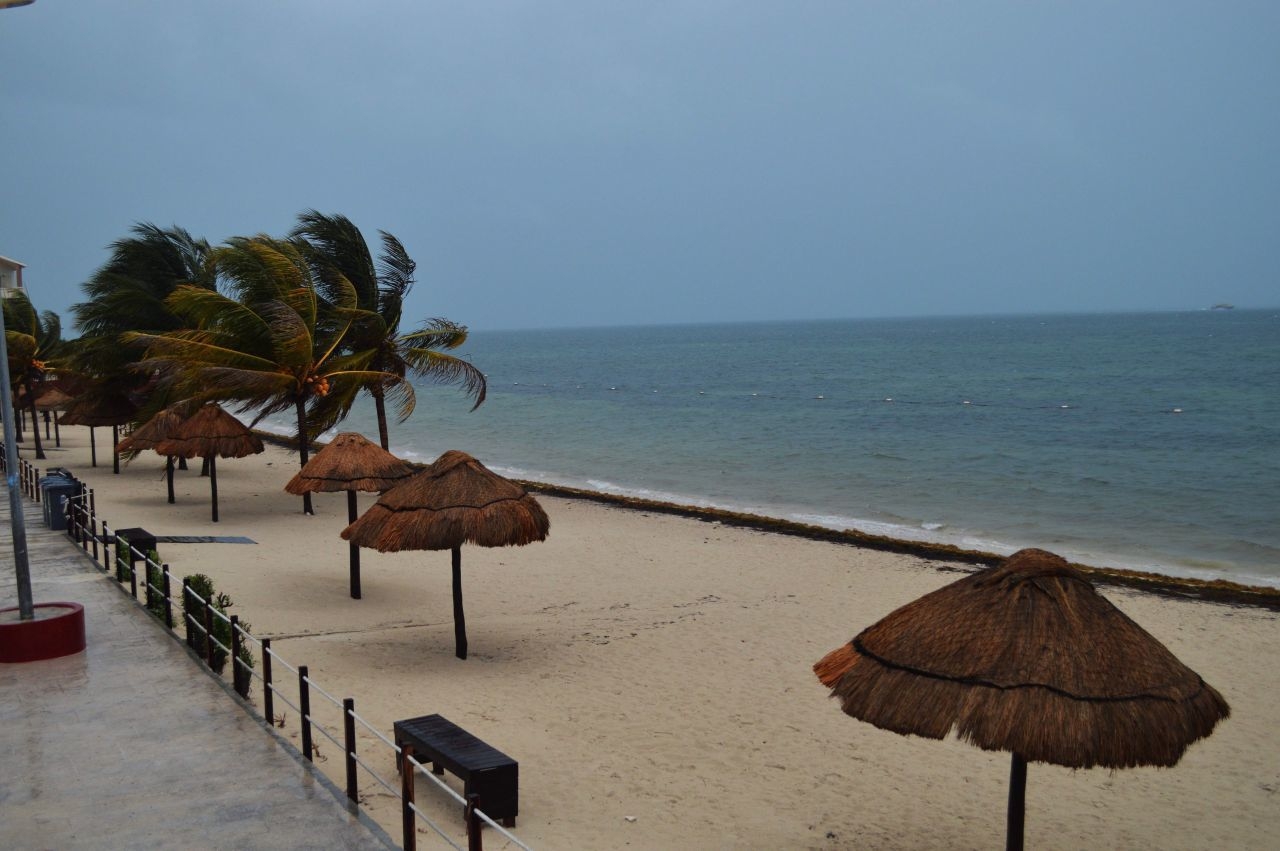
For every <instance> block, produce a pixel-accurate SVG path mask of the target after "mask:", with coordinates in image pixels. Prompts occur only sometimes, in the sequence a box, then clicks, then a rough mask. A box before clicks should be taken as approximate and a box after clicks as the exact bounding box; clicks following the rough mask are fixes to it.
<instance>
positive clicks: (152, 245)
mask: <svg viewBox="0 0 1280 851" xmlns="http://www.w3.org/2000/svg"><path fill="white" fill-rule="evenodd" d="M211 251H212V249H211V248H210V247H209V243H208V242H206V241H205V240H203V239H198V238H196V237H193V236H192V235H191V234H190V233H188V232H187V231H186V230H184V229H182V228H180V227H177V226H174V227H170V228H160V227H157V226H156V225H153V224H150V223H148V222H140V223H138V224H136V225H134V226H133V228H132V229H131V235H130V236H127V237H124V238H122V239H118V240H116V241H115V242H114V243H113V244H112V246H111V256H110V258H109V259H108V260H107V262H106V263H104V264H103V265H102V267H101V268H99V269H98V270H97V271H96V272H94V274H93V277H91V278H90V279H89V280H88V281H86V282H85V283H84V284H82V285H81V289H82V290H83V292H84V294H85V296H86V298H87V300H86V301H83V302H80V303H79V304H76V305H73V306H72V308H71V310H72V313H73V314H74V315H75V319H76V325H77V327H78V328H79V329H80V332H81V335H82V336H81V338H80V341H79V345H78V346H77V351H76V353H75V354H74V355H73V358H72V363H73V365H74V366H75V368H76V369H77V370H78V371H79V372H81V373H83V374H85V375H87V376H90V377H92V378H95V379H97V380H98V381H99V382H102V381H106V382H109V383H112V384H119V385H121V387H120V389H121V391H124V390H125V389H135V388H137V387H139V386H140V385H142V384H144V383H146V381H147V379H146V377H142V376H139V375H138V374H137V373H136V372H135V371H133V370H131V369H130V367H131V365H132V362H133V361H135V360H136V359H137V354H136V352H133V351H131V350H130V349H129V348H128V347H125V346H122V345H120V338H121V335H123V334H125V333H128V332H131V331H142V332H146V333H153V334H162V333H164V332H166V331H176V330H178V329H180V328H181V327H182V320H181V319H180V318H179V317H178V316H176V315H174V313H173V311H172V310H171V309H170V308H169V307H168V305H167V304H166V299H167V298H168V297H169V296H170V295H171V294H172V293H173V291H174V289H175V288H176V287H178V286H179V285H190V286H198V287H202V288H204V289H208V290H212V289H213V288H214V274H215V272H216V269H215V267H214V266H213V265H212V264H211V263H209V262H208V261H209V255H210V253H211ZM158 403H159V404H158V406H157V407H163V400H158Z"/></svg>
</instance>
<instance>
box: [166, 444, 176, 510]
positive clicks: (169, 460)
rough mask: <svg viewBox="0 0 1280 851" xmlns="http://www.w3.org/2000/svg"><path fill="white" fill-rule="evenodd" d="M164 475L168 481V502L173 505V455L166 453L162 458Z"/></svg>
mask: <svg viewBox="0 0 1280 851" xmlns="http://www.w3.org/2000/svg"><path fill="white" fill-rule="evenodd" d="M164 477H165V479H166V480H167V481H168V482H169V504H170V505H173V502H174V500H173V456H172V455H167V456H165V459H164Z"/></svg>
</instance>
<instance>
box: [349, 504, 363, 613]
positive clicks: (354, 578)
mask: <svg viewBox="0 0 1280 851" xmlns="http://www.w3.org/2000/svg"><path fill="white" fill-rule="evenodd" d="M354 522H356V492H355V491H347V525H350V524H352V523H354ZM348 549H349V551H350V553H351V597H352V599H355V600H359V599H360V548H359V547H358V546H356V545H355V544H349V545H348Z"/></svg>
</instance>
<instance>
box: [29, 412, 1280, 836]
mask: <svg viewBox="0 0 1280 851" xmlns="http://www.w3.org/2000/svg"><path fill="white" fill-rule="evenodd" d="M62 433H63V447H62V449H60V450H59V449H50V450H49V456H50V457H49V460H48V461H47V462H44V464H45V466H46V467H48V466H62V467H67V468H69V469H71V470H73V471H74V472H75V473H76V474H77V475H79V476H80V477H81V478H82V479H84V480H85V481H86V482H87V483H88V484H89V485H90V486H91V487H93V488H94V489H95V492H96V501H97V507H98V511H99V514H100V515H101V516H102V517H104V518H105V519H106V520H107V522H109V523H110V524H111V525H112V526H113V527H116V528H120V527H126V526H142V527H144V528H146V529H148V530H149V531H151V532H153V533H156V534H159V535H226V536H246V537H248V538H250V539H252V540H253V541H254V542H255V543H253V544H223V543H206V544H171V543H166V544H162V545H161V546H160V555H161V557H162V560H163V561H165V562H168V563H169V564H170V565H171V567H172V569H173V571H174V572H175V573H176V574H177V575H178V576H182V575H185V574H191V573H206V574H208V575H209V576H211V577H212V578H213V579H214V582H215V584H216V586H217V588H218V589H219V590H222V591H225V592H227V593H228V594H230V595H231V597H232V598H233V599H234V600H235V606H234V608H233V610H232V611H234V612H238V613H239V614H240V615H241V616H242V617H243V618H244V619H245V620H247V621H249V622H251V623H252V626H253V632H254V633H255V634H256V635H258V636H262V637H272V638H273V645H274V649H275V650H276V652H277V653H279V654H280V655H281V656H282V657H283V658H284V659H286V660H288V661H289V662H290V663H291V664H293V665H298V664H306V665H308V666H309V668H310V674H311V677H312V678H313V679H314V680H316V681H317V682H318V683H320V684H321V685H322V686H323V688H324V689H325V690H326V691H328V692H329V693H331V694H332V695H334V696H336V697H339V698H341V697H348V696H350V697H354V698H355V701H356V708H357V711H358V712H359V714H360V715H361V716H362V717H364V718H366V719H368V720H369V722H370V723H371V724H372V725H373V726H374V727H376V728H377V729H379V730H380V731H381V732H382V733H383V734H384V735H388V736H389V735H390V733H391V724H392V722H393V721H395V720H397V719H400V718H407V717H411V716H416V715H423V714H427V713H433V712H438V713H440V714H442V715H444V716H446V717H448V718H450V719H451V720H453V721H455V722H456V723H458V724H460V725H462V726H464V727H466V728H467V729H469V730H471V731H472V732H474V733H475V734H476V735H478V736H480V737H481V738H483V739H485V740H486V741H488V742H490V743H491V744H493V745H494V746H496V747H498V748H500V749H501V750H503V751H505V752H507V753H508V754H510V755H511V756H513V757H515V758H516V759H518V760H519V762H520V775H521V789H520V817H519V822H518V826H517V828H516V832H517V833H518V835H520V836H521V837H522V838H523V839H524V840H525V841H526V842H528V843H529V844H531V845H532V846H534V847H541V848H566V849H568V848H573V849H587V848H590V849H614V848H619V849H621V848H629V849H670V848H759V849H780V848H944V847H945V848H991V847H998V846H999V845H1001V844H1002V843H1003V840H1004V812H1005V802H1006V795H1007V791H1008V772H1009V760H1008V755H1007V754H1001V753H986V752H983V751H979V750H977V749H976V748H973V747H970V746H968V745H965V744H963V743H961V742H958V741H956V740H954V739H951V740H947V741H943V742H934V741H926V740H922V739H918V738H906V737H902V736H898V735H894V734H892V733H888V732H884V731H881V730H878V729H875V728H873V727H871V726H869V725H867V724H862V723H859V722H857V721H854V720H853V719H851V718H849V717H847V716H845V715H844V714H843V713H841V712H840V710H839V707H838V706H837V705H836V704H835V703H834V702H833V701H831V700H830V699H829V698H828V697H827V694H828V692H827V689H825V688H823V687H822V686H821V685H820V684H819V683H818V681H817V679H816V678H815V677H814V675H813V673H812V671H811V666H812V665H813V663H814V662H816V661H817V660H818V659H819V658H820V657H821V656H822V655H823V654H825V653H826V652H827V651H828V650H830V649H832V648H833V647H835V646H836V645H838V644H839V643H840V642H842V641H845V640H848V639H849V638H851V637H852V636H853V635H854V634H855V633H856V632H858V631H859V630H861V629H862V628H863V627H865V626H867V625H869V624H871V623H873V622H875V621H876V620H878V619H880V618H881V617H883V616H884V615H885V614H887V613H889V612H890V611H892V610H893V609H894V608H896V607H898V606H900V605H902V604H904V603H906V602H908V601H910V600H912V599H914V598H916V597H918V596H920V595H921V594H924V593H926V592H928V591H931V590H933V589H935V588H938V587H940V586H942V585H944V584H946V583H948V582H951V581H953V580H954V579H956V578H958V577H959V576H960V575H961V571H967V570H970V569H971V568H968V567H964V566H959V565H945V564H940V563H936V562H928V561H925V560H923V559H920V558H917V557H914V556H904V555H895V554H887V553H878V552H872V551H867V550H861V549H857V548H854V547H850V546H845V545H840V544H833V543H827V542H817V541H809V540H804V539H801V538H796V537H789V536H782V535H776V534H769V533H763V532H757V531H751V530H744V529H739V528H729V527H726V526H722V525H720V524H717V523H709V522H703V521H700V520H695V519H689V518H683V517H677V516H671V515H666V514H659V513H648V512H644V511H638V510H631V509H622V508H615V507H611V506H605V505H600V504H595V503H590V502H585V501H573V500H564V499H556V498H549V497H540V498H539V499H540V501H541V502H542V504H543V506H544V507H545V508H546V510H547V513H548V514H549V515H550V517H551V534H550V537H549V538H548V540H547V541H545V542H543V543H539V544H533V545H530V546H526V547H518V548H506V549H482V548H477V547H471V548H468V549H467V550H466V552H465V554H464V560H463V587H464V594H465V600H466V616H467V631H468V637H469V639H470V644H471V650H470V658H469V659H467V660H466V661H460V660H458V659H456V658H455V657H454V654H453V623H452V609H451V603H450V572H449V554H448V553H447V552H434V553H422V552H418V553H399V554H393V555H382V554H378V553H375V552H372V551H368V550H366V551H363V553H362V564H363V571H362V574H363V594H364V597H363V599H360V600H353V599H351V598H350V596H348V589H347V545H346V543H345V542H344V541H342V540H341V539H340V538H339V537H338V533H339V532H340V531H341V530H342V528H343V527H344V526H345V525H346V500H345V495H344V494H316V495H315V496H314V501H315V506H316V515H315V516H305V515H303V514H302V510H301V508H302V505H301V499H300V498H298V497H292V496H289V495H287V494H285V493H284V491H283V487H284V484H285V482H286V481H288V479H289V478H290V477H291V476H292V475H293V474H294V473H295V472H296V471H297V469H298V464H297V459H296V456H293V455H291V454H288V453H286V452H284V451H283V450H280V449H278V448H276V447H270V446H269V447H268V450H267V452H266V453H265V454H264V455H259V456H255V457H252V458H246V459H241V460H234V461H225V462H219V465H218V486H219V495H220V502H221V522H220V523H218V524H213V523H211V522H209V488H208V480H207V479H202V478H200V477H199V475H198V469H199V468H198V464H193V465H192V469H191V470H190V471H188V472H185V473H182V472H180V473H178V479H177V489H178V497H177V500H178V501H177V504H176V505H168V504H167V503H166V499H165V488H164V482H163V478H162V474H163V462H162V461H161V460H160V459H159V458H158V456H155V455H154V454H151V453H148V454H145V455H143V456H141V457H139V458H138V459H137V460H135V461H134V462H133V463H132V464H129V465H128V466H126V467H124V468H123V469H122V472H121V474H120V475H113V474H112V472H111V467H110V457H109V455H107V454H106V453H105V452H104V451H103V445H104V441H103V439H102V437H103V435H102V430H100V433H99V435H98V437H99V465H100V466H98V467H97V468H96V469H91V468H89V465H88V448H87V447H88V430H87V429H82V428H64V429H63V430H62ZM461 448H464V449H465V447H461ZM24 454H26V453H24ZM103 458H105V459H106V461H105V463H104V462H103ZM481 460H482V461H483V460H485V459H481ZM374 498H375V497H373V496H366V495H362V496H361V498H360V500H361V501H360V505H361V507H362V508H364V507H367V506H368V505H370V504H372V502H373V500H374ZM1047 546H1049V548H1052V544H1051V543H1047ZM1105 593H1106V594H1107V596H1108V597H1109V598H1110V599H1111V600H1113V601H1114V602H1115V603H1116V605H1117V606H1119V607H1120V608H1121V609H1122V610H1124V611H1125V612H1126V613H1127V614H1129V615H1130V616H1131V617H1132V618H1134V619H1135V620H1136V621H1137V622H1138V623H1139V624H1141V625H1142V626H1143V627H1145V628H1146V629H1147V630H1148V631H1149V632H1151V633H1152V634H1153V635H1154V636H1155V637H1156V638H1157V639H1159V640H1160V641H1162V642H1164V643H1165V644H1166V645H1167V646H1168V647H1169V648H1170V649H1171V650H1172V651H1173V652H1174V653H1175V654H1176V655H1177V656H1178V657H1179V658H1181V659H1182V660H1183V661H1184V662H1185V663H1186V664H1188V665H1189V666H1190V667H1191V668H1193V669H1194V670H1196V671H1197V672H1198V673H1200V674H1201V675H1202V676H1203V677H1204V678H1205V679H1206V680H1207V681H1208V682H1209V683H1211V684H1212V685H1214V686H1215V687H1216V688H1218V689H1219V690H1220V691H1221V692H1222V694H1223V696H1224V697H1225V698H1226V699H1227V701H1228V702H1229V703H1230V705H1231V708H1232V715H1231V717H1230V718H1229V719H1228V720H1227V721H1225V722H1223V723H1222V724H1221V725H1220V726H1219V727H1218V728H1217V730H1216V731H1215V732H1214V734H1213V735H1212V736H1211V737H1210V738H1208V739H1206V740H1204V741H1202V742H1199V743H1197V744H1195V745H1193V746H1192V747H1191V748H1190V750H1189V751H1188V752H1187V754H1186V756H1185V757H1184V758H1183V760H1182V762H1181V763H1180V764H1179V765H1178V766H1177V767H1175V768H1173V769H1162V770H1156V769H1137V770H1130V771H1118V772H1107V771H1100V770H1094V771H1070V770H1067V769H1064V768H1059V767H1055V766H1046V765H1042V764H1034V763H1033V764H1032V765H1031V766H1030V770H1029V776H1028V787H1027V828H1026V834H1027V844H1028V847H1037V848H1091V847H1124V848H1188V849H1190V848H1210V847H1217V848H1226V847H1231V848H1270V847H1275V837H1276V836H1277V835H1280V736H1278V735H1277V732H1276V731H1277V730H1280V665H1277V664H1276V659H1277V658H1280V622H1278V620H1277V617H1276V615H1275V614H1274V613H1271V612H1267V611H1263V610H1258V609H1250V608H1237V607H1231V606H1226V605H1220V604H1214V603H1204V602H1196V601H1187V600H1177V599H1170V598H1168V597H1160V596H1154V595H1148V594H1143V593H1139V592H1134V591H1126V590H1116V589H1111V588H1108V589H1105ZM277 676H289V675H288V672H285V671H280V670H279V669H277ZM255 688H256V687H255ZM171 699H173V700H175V701H181V699H182V696H181V695H172V696H171ZM253 702H254V703H255V705H257V706H259V707H261V703H262V700H261V695H260V694H255V696H254V698H253ZM227 711H229V712H231V711H237V710H236V709H235V708H234V707H232V706H230V705H229V706H228V709H227ZM276 714H277V716H281V715H283V716H284V726H283V727H282V730H281V732H282V733H284V734H285V735H287V736H291V737H293V738H294V740H295V741H296V740H297V736H298V727H297V717H296V713H295V712H294V711H293V710H290V709H288V708H287V707H281V706H280V705H279V704H277V709H276ZM315 714H316V715H317V717H318V719H319V720H320V721H321V722H322V723H325V724H326V725H328V726H329V727H330V728H331V729H335V730H336V729H340V726H339V723H338V722H339V712H338V710H337V709H334V708H332V707H329V706H328V705H327V704H326V703H325V701H323V700H322V699H318V700H317V701H316V709H315ZM318 741H320V754H321V761H320V765H321V766H322V767H323V768H324V770H325V771H326V772H327V773H329V774H330V776H332V777H334V778H335V780H336V781H337V782H338V784H339V785H340V786H341V785H342V776H343V774H342V771H343V765H342V758H341V753H340V749H339V748H337V747H335V746H333V745H331V744H329V743H328V742H327V741H325V740H323V739H322V738H320V737H318ZM360 748H361V751H362V753H366V754H370V755H371V756H369V757H368V758H369V759H371V760H372V761H373V763H374V764H375V766H376V767H377V768H378V770H379V773H381V774H382V776H383V777H385V778H388V779H391V780H394V765H393V763H392V759H391V755H390V751H389V749H387V748H386V747H385V746H383V745H381V743H378V742H376V740H375V739H373V737H371V736H367V735H365V736H362V738H361V744H360ZM222 780H223V781H225V780H228V778H222ZM451 782H452V780H451ZM420 783H421V784H422V785H420V791H419V795H418V800H419V804H420V805H421V806H422V807H423V809H424V810H426V811H427V812H428V813H430V814H431V815H432V817H433V818H436V819H438V820H439V821H440V822H441V823H442V824H444V825H446V826H447V827H448V828H449V829H451V830H457V831H458V834H456V835H460V828H461V824H460V822H461V820H460V818H459V813H458V811H457V809H456V807H455V806H454V805H453V804H452V803H451V802H446V800H445V798H444V796H443V795H442V794H440V793H439V791H438V790H434V789H431V788H429V787H427V786H426V785H425V781H420ZM361 785H362V790H363V792H364V799H365V802H366V805H367V807H368V809H369V811H370V812H371V814H373V815H374V816H375V817H376V818H378V819H379V820H380V821H381V822H382V823H383V824H384V825H385V826H386V827H387V828H388V830H389V831H390V832H391V833H392V834H393V835H397V834H398V830H399V814H398V810H397V809H396V808H395V805H394V803H393V801H392V799H391V797H390V796H389V794H387V793H386V792H384V791H382V790H381V789H380V787H378V786H377V784H376V783H375V782H373V781H371V780H370V779H368V778H367V777H364V776H362V779H361ZM455 788H456V784H455ZM493 847H502V846H501V843H498V842H497V840H496V839H495V840H494V844H493Z"/></svg>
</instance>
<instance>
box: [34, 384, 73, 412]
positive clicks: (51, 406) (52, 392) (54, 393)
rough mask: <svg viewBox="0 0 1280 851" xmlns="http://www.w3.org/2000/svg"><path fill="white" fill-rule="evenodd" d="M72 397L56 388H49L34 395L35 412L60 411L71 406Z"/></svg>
mask: <svg viewBox="0 0 1280 851" xmlns="http://www.w3.org/2000/svg"><path fill="white" fill-rule="evenodd" d="M71 402H72V397H71V396H68V395H67V394H66V393H64V392H62V391H61V390H60V389H58V388H57V387H50V388H48V389H47V390H45V391H44V392H42V393H39V394H37V395H36V410H37V411H61V410H63V409H64V408H66V407H67V405H69V404H71Z"/></svg>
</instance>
